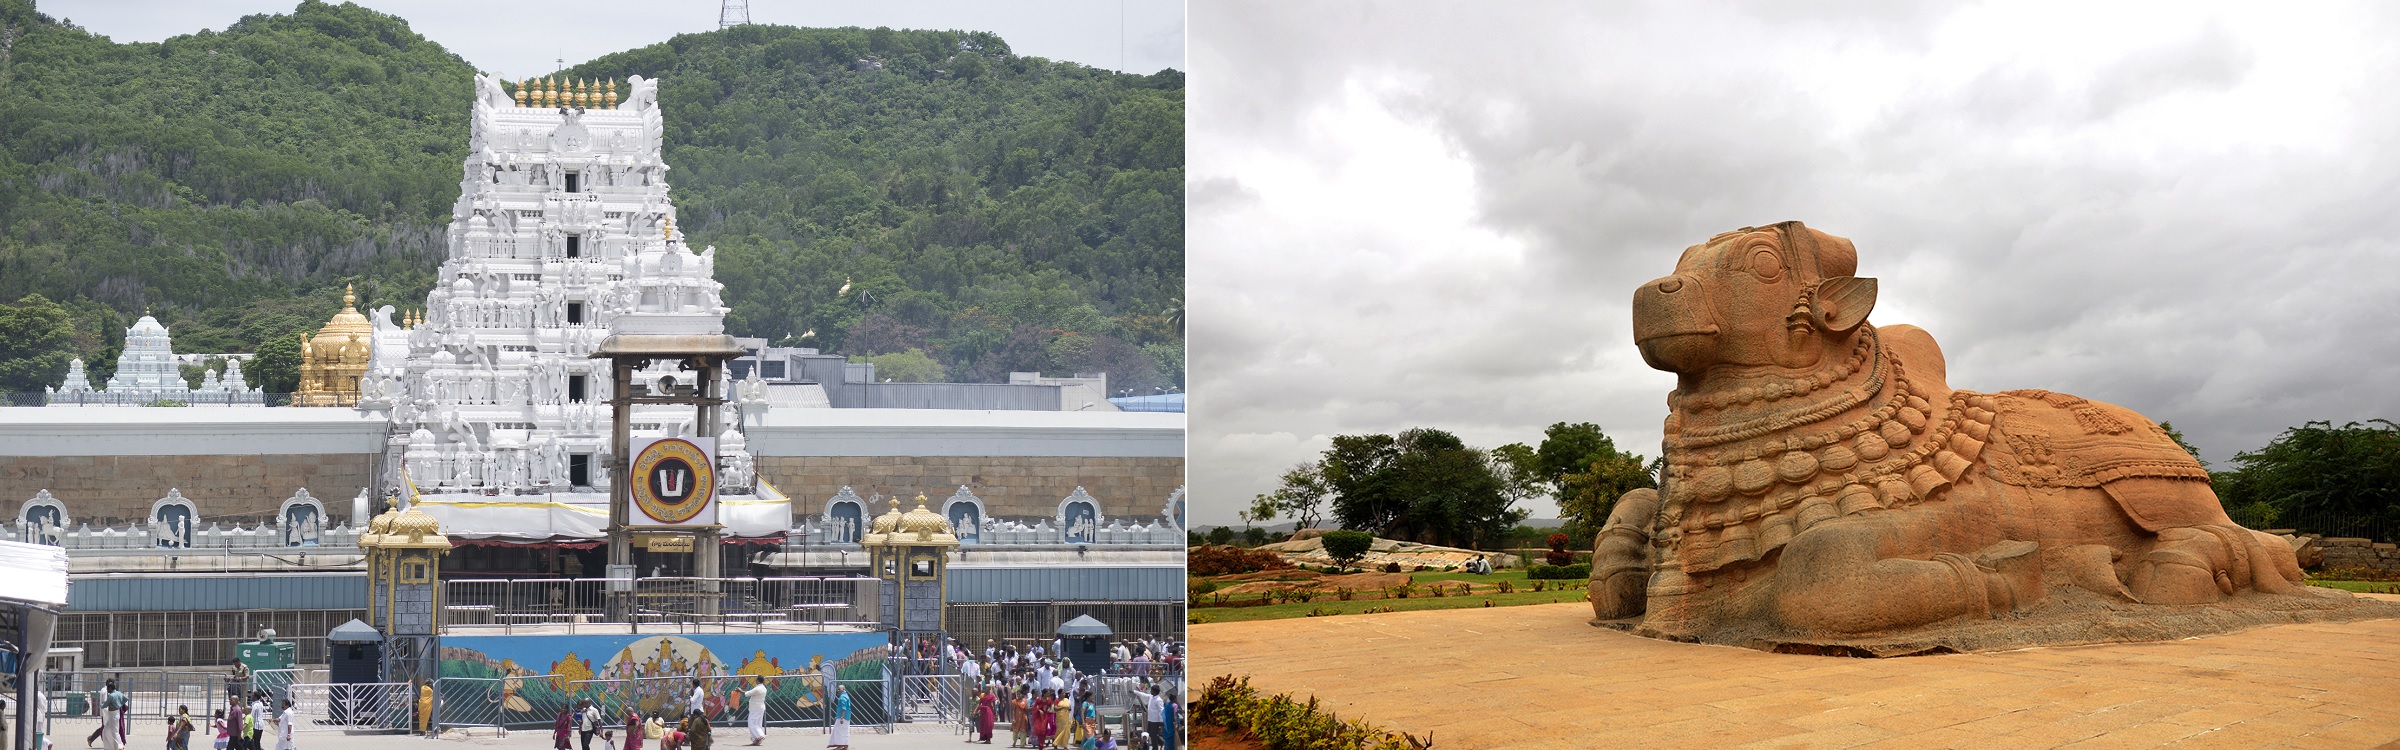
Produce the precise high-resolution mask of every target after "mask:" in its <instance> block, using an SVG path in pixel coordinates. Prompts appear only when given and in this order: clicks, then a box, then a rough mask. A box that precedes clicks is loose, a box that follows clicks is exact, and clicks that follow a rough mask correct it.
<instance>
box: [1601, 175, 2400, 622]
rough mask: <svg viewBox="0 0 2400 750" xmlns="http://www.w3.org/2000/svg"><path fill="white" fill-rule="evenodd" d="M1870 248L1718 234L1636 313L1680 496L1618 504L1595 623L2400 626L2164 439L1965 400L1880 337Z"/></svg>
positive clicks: (1979, 398)
mask: <svg viewBox="0 0 2400 750" xmlns="http://www.w3.org/2000/svg"><path fill="white" fill-rule="evenodd" d="M1857 265H1858V251H1857V250H1856V249H1855V248H1854V247H1853V246H1852V245H1851V243H1850V241H1849V240H1846V239H1843V238H1840V237H1835V236H1832V235H1829V234H1826V233H1823V232H1819V231H1817V230H1814V229H1810V228H1808V227H1805V226H1802V225H1801V224H1800V223H1799V222H1785V223H1782V224H1777V225H1774V226H1769V227H1748V228H1743V229H1738V230H1735V231H1732V232H1727V233H1724V234H1720V235H1717V236H1715V237H1712V238H1710V239H1709V240H1708V242H1707V243H1705V244H1701V245H1697V246H1694V247H1692V248H1690V249H1688V250H1685V251H1684V252H1683V257H1682V258H1681V259H1680V260H1678V261H1677V262H1676V264H1675V272H1674V273H1673V274H1671V275H1668V276H1666V277H1664V278H1660V279H1657V280H1654V281H1650V282H1648V283H1645V284H1643V285H1642V286H1641V288H1640V289H1639V290H1637V291H1635V292H1634V297H1633V334H1634V341H1635V343H1636V345H1637V346H1639V347H1640V348H1641V352H1642V360H1643V361H1644V362H1647V363H1649V365H1650V366H1651V367H1655V368H1658V369H1660V370H1665V371H1668V372H1672V373H1675V374H1676V375H1677V376H1678V382H1677V386H1676V389H1675V391H1674V392H1673V393H1672V394H1669V396H1668V397H1667V404H1668V408H1669V414H1668V417H1667V421H1666V441H1665V446H1664V448H1665V452H1666V461H1667V468H1666V471H1665V475H1664V483H1663V485H1662V486H1663V491H1660V490H1647V489H1644V490H1635V491H1633V492H1630V493H1626V495H1625V496H1624V497H1623V498H1621V499H1620V500H1618V502H1617V504H1616V506H1615V508H1614V510H1613V512H1611V513H1610V515H1609V518H1608V522H1607V524H1606V525H1605V526H1603V527H1602V529H1601V531H1600V532H1599V535H1598V538H1597V540H1596V544H1595V551H1594V553H1593V565H1592V578H1591V601H1592V609H1593V613H1594V615H1595V616H1596V618H1597V619H1596V620H1595V623H1596V624H1601V625H1606V626H1615V627H1623V628H1628V629H1631V630H1633V631H1634V632H1636V633H1639V634H1643V635H1649V636H1654V637H1662V638H1672V639H1676V640H1686V641H1702V642H1711V643H1727V644H1737V645H1748V646H1754V647H1763V648H1771V649H1776V650H1786V651H1796V652H1810V653H1847V654H1873V655H1896V654H1908V653H1925V652H1939V651H1964V650H1978V649H1991V648H2009V647H2017V646H2026V645H2038V644H2063V643H2087V642H2100V641H2121V640H2140V639H2151V638H2169V637H2181V636H2187V635H2194V634H2200V633H2209V632H2222V631H2225V630H2231V629H2237V628H2241V627H2248V626H2253V625H2260V624H2268V623H2286V622H2293V621H2296V620H2304V619H2354V618H2359V617H2392V616H2400V606H2395V605H2390V604H2386V603H2382V602H2375V601H2371V600H2366V599H2357V598H2353V597H2351V596H2350V595H2349V594H2347V593H2344V592H2340V591H2334V590H2329V589H2321V588H2311V587H2308V586H2305V585H2303V584H2302V583H2300V581H2301V572H2300V567H2299V565H2298V564H2297V563H2296V562H2295V560H2294V555H2293V548H2292V546H2291V543H2290V542H2289V541H2287V540H2286V539H2284V538H2282V537H2278V536H2270V535H2267V534H2264V533H2260V532H2257V531H2252V530H2249V529H2245V528H2242V527H2241V526H2239V525H2236V524H2235V523H2234V522H2233V521H2232V520H2231V519H2229V518H2227V517H2226V515H2225V512H2224V510H2223V509H2222V508H2221V507H2220V506H2219V504H2218V502H2217V498H2216V495H2215V494H2214V493H2213V492H2212V491H2211V490H2210V488H2209V482H2208V472H2207V471H2206V470H2205V469H2203V468H2202V467H2201V466H2200V463H2199V462H2198V461H2197V460H2195V459H2194V458H2193V457H2192V456H2191V454H2189V453H2186V452H2185V451H2184V450H2182V449H2181V448H2180V447H2178V446H2177V445H2176V444H2175V442H2174V441H2173V440H2172V439H2170V438H2169V437H2167V435H2166V433H2165V432H2164V431H2163V430H2161V429H2160V428H2159V427H2158V426H2157V425H2155V424H2153V423H2151V421H2150V420H2149V419H2146V418H2144V417H2142V416H2141V415H2140V414H2136V413H2134V412H2132V411H2130V410H2127V409H2124V408H2122V407H2117V406H2112V405H2109V404H2103V403H2098V402H2093V401H2086V400H2084V399H2080V398H2076V397H2073V396H2068V395H2065V394H2059V393H2050V392H2047V391H2009V392H2004V393H1974V392H1969V391H1961V390H1952V389H1951V388H1950V386H1949V385H1948V384H1947V383H1945V382H1944V381H1945V373H1944V364H1943V360H1942V351H1941V348H1940V347H1939V346H1937V345H1935V344H1934V340H1933V337H1932V336H1930V335H1928V334H1927V333H1926V332H1925V331H1923V330H1920V329H1918V328H1916V327H1914V326H1906V325H1894V326H1888V327H1881V328H1878V327H1876V326H1874V325H1871V324H1869V323H1868V322H1867V314H1868V313H1869V312H1870V311H1872V310H1873V309H1874V307H1875V297H1876V283H1875V280H1874V279H1871V278H1860V277H1857V276H1855V275H1853V274H1854V273H1855V272H1856V269H1857Z"/></svg>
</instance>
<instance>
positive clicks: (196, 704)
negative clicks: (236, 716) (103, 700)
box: [42, 670, 242, 724]
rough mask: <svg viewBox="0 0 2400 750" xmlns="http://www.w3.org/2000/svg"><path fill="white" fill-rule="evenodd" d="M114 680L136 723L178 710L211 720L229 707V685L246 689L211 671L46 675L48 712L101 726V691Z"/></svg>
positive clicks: (156, 718) (43, 681)
mask: <svg viewBox="0 0 2400 750" xmlns="http://www.w3.org/2000/svg"><path fill="white" fill-rule="evenodd" d="M111 679H114V680H116V681H117V689H118V690H119V691H120V692H123V693H125V697H126V698H128V699H129V702H128V704H127V706H126V708H125V715H126V717H127V719H128V721H129V722H130V723H136V724H138V723H141V722H159V721H165V720H166V719H167V717H170V716H174V715H175V711H176V709H177V708H179V707H189V708H191V710H192V715H193V716H196V717H199V718H201V719H206V718H207V717H208V715H209V712H211V711H214V710H216V709H218V708H222V707H224V706H225V702H226V689H227V686H228V685H231V686H234V687H236V688H239V687H240V686H241V685H242V683H239V682H230V681H229V680H228V679H227V677H226V676H225V675H222V674H211V673H206V672H160V671H121V670H108V671H94V670H86V671H81V672H43V673H42V691H43V693H44V694H45V696H46V697H45V699H44V703H45V704H46V705H45V706H44V710H45V711H47V712H48V714H49V716H50V718H52V719H68V720H83V721H96V720H98V718H99V715H100V696H99V692H100V690H101V688H102V686H104V685H106V684H107V682H108V680H111Z"/></svg>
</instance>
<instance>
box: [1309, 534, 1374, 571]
mask: <svg viewBox="0 0 2400 750" xmlns="http://www.w3.org/2000/svg"><path fill="white" fill-rule="evenodd" d="M1322 539H1324V541H1325V555H1326V556H1327V557H1331V558H1333V564H1335V565H1338V566H1341V567H1344V568H1347V567H1351V566H1353V565H1356V564H1358V559H1359V558H1361V557H1365V556H1367V551H1368V550H1370V549H1373V548H1374V547H1375V535H1373V534H1369V533H1367V532H1364V531H1351V530H1348V529H1341V530H1336V531H1328V532H1325V536H1324V537H1322Z"/></svg>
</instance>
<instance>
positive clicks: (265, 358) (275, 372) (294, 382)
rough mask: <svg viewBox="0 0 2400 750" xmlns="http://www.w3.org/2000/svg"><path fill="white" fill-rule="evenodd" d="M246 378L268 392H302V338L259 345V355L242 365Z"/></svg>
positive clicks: (281, 337)
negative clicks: (300, 390)
mask: <svg viewBox="0 0 2400 750" xmlns="http://www.w3.org/2000/svg"><path fill="white" fill-rule="evenodd" d="M242 378H243V379H244V380H248V381H250V385H251V387H254V388H257V389H259V390H262V391H266V392H268V393H291V392H292V391H296V390H299V389H300V337H299V336H297V335H293V336H277V337H275V338H271V339H267V341H266V343H263V344H260V345H258V356H256V357H253V358H251V360H250V363H249V364H247V365H244V366H242Z"/></svg>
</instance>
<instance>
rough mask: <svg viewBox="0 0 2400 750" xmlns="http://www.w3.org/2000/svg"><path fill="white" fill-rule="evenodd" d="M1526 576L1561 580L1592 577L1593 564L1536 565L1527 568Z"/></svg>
mask: <svg viewBox="0 0 2400 750" xmlns="http://www.w3.org/2000/svg"><path fill="white" fill-rule="evenodd" d="M1525 577H1526V578H1547V579H1551V580H1561V581H1563V580H1573V579H1578V578H1590V577H1592V564H1591V563H1575V564H1573V565H1536V566H1533V567H1531V568H1527V569H1526V570H1525Z"/></svg>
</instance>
